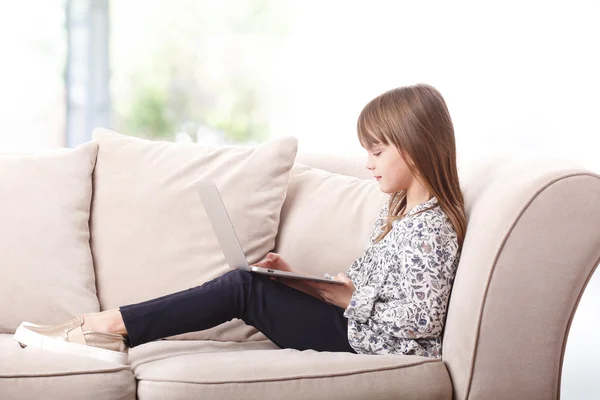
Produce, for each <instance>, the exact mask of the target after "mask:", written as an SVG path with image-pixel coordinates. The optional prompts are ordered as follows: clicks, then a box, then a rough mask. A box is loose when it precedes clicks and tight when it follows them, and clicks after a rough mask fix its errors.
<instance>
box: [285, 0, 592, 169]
mask: <svg viewBox="0 0 600 400" xmlns="http://www.w3.org/2000/svg"><path fill="white" fill-rule="evenodd" d="M294 7H295V9H294V15H295V17H294V20H295V28H294V37H293V39H292V42H291V46H290V47H289V48H288V52H287V53H286V54H285V56H282V60H283V61H282V63H283V65H284V66H285V68H283V69H282V70H284V71H286V72H285V75H282V76H281V77H280V78H279V79H280V80H281V84H282V85H286V86H288V87H289V96H290V98H289V101H290V103H291V106H290V107H289V109H290V110H292V111H290V112H291V115H290V118H289V120H288V121H287V122H288V123H287V124H286V125H280V130H279V131H278V134H282V135H283V134H287V133H294V134H296V135H297V136H298V137H300V138H301V140H302V145H303V146H305V147H310V148H311V149H312V148H315V149H316V148H319V147H321V148H323V149H324V150H325V151H332V150H335V149H336V148H337V149H339V150H340V151H357V152H360V151H362V149H361V148H360V147H358V146H359V145H358V141H357V139H356V130H355V124H356V118H357V117H358V114H359V113H360V110H361V109H362V107H363V106H364V105H365V104H366V103H367V102H368V101H369V100H370V99H371V98H373V97H375V96H377V95H378V94H380V93H381V92H383V91H385V90H388V89H391V88H393V87H396V86H402V85H407V84H413V83H417V82H426V83H429V84H432V85H433V86H435V87H437V88H438V89H439V90H440V91H441V93H442V94H443V95H444V97H445V99H446V101H447V103H448V107H449V109H450V113H451V115H452V118H453V121H454V125H455V130H456V139H457V147H458V151H459V156H460V155H463V156H468V155H469V154H476V153H480V152H483V151H492V150H498V149H507V150H511V151H513V150H514V151H535V152H541V153H544V154H552V155H558V156H561V157H565V158H569V159H573V160H576V161H578V162H580V163H582V164H584V165H585V166H587V167H588V168H593V169H594V170H597V171H600V157H599V152H598V148H599V147H600V120H599V119H598V118H597V114H598V110H599V109H600V97H599V96H600V76H599V73H598V71H600V58H599V56H598V48H599V47H600V46H599V43H600V40H599V39H600V24H599V23H598V21H599V20H600V2H597V1H572V2H568V3H567V2H564V1H563V2H556V1H514V0H510V1H503V2H481V1H480V2H476V1H471V2H464V1H433V2H432V1H419V2H409V1H381V0H375V1H370V2H359V1H354V2H348V1H341V0H338V1H332V0H330V1H315V0H309V1H306V2H294Z"/></svg>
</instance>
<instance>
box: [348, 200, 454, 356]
mask: <svg viewBox="0 0 600 400" xmlns="http://www.w3.org/2000/svg"><path fill="white" fill-rule="evenodd" d="M388 206H389V201H386V203H385V204H384V205H383V207H382V208H381V211H380V212H379V216H378V219H377V221H376V222H375V226H374V227H373V230H372V232H371V234H370V237H369V243H368V246H367V249H366V250H365V252H364V254H363V255H362V256H361V257H360V258H358V259H357V260H356V261H354V262H353V263H352V265H351V266H350V268H349V269H348V271H346V275H348V277H349V278H350V279H351V280H352V282H353V283H354V286H355V287H356V291H355V292H354V293H353V295H352V299H351V300H350V304H349V305H348V308H346V310H345V311H344V316H345V317H346V318H348V341H349V343H350V345H351V346H352V348H353V349H354V350H355V351H356V352H357V353H359V354H411V355H418V356H424V357H435V358H441V356H442V331H443V327H444V322H445V317H446V309H447V306H448V298H449V297H450V291H451V289H452V283H453V281H454V275H455V272H456V268H457V266H458V261H459V258H460V254H459V251H458V247H459V246H458V239H457V235H456V232H455V231H454V228H453V226H452V224H451V223H450V220H449V219H448V218H447V216H446V214H445V213H444V211H443V210H442V208H441V207H440V205H439V204H438V200H437V198H436V197H432V198H431V199H430V200H429V201H427V202H425V203H422V204H418V205H416V206H415V207H413V208H412V209H411V210H410V211H409V212H408V214H407V215H406V216H404V217H403V218H402V219H399V220H396V221H394V222H393V225H392V230H391V231H390V232H388V234H387V235H386V236H385V238H383V240H381V241H380V242H379V243H374V241H375V239H376V238H377V236H378V235H379V233H380V232H381V228H382V227H383V226H384V225H385V222H386V218H387V213H388ZM432 206H433V208H432V209H430V210H426V211H423V212H421V213H418V212H419V211H422V210H425V209H427V208H429V207H432ZM417 213H418V214H417Z"/></svg>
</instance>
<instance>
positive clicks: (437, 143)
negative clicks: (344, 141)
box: [15, 84, 466, 364]
mask: <svg viewBox="0 0 600 400" xmlns="http://www.w3.org/2000/svg"><path fill="white" fill-rule="evenodd" d="M358 138H359V141H360V143H361V145H362V146H363V148H365V149H366V150H367V153H368V158H367V165H366V167H367V169H368V170H369V171H371V173H372V174H373V176H374V178H375V179H377V181H378V182H379V185H380V188H381V190H382V191H383V192H385V193H388V194H390V200H389V202H386V203H385V204H384V205H383V207H382V209H381V211H380V213H379V218H378V219H377V221H376V223H375V226H374V227H373V230H372V232H371V234H370V237H369V242H368V246H367V249H366V250H365V252H364V254H363V255H362V256H361V257H360V258H358V259H357V260H356V261H354V263H352V265H351V266H350V268H349V269H348V270H347V271H346V273H339V274H338V275H337V276H335V278H336V279H337V280H340V281H342V282H344V284H343V285H332V284H327V283H320V282H311V281H296V280H291V279H279V280H275V279H274V278H269V277H266V276H264V275H259V274H253V273H251V272H247V271H240V270H233V271H231V272H228V273H226V274H224V275H223V276H221V277H218V278H216V279H214V280H212V281H210V282H207V283H205V284H203V285H201V286H198V287H195V288H191V289H188V290H184V291H181V292H178V293H174V294H170V295H167V296H163V297H159V298H156V299H153V300H149V301H145V302H142V303H138V304H131V305H126V306H122V307H120V308H118V309H113V310H107V311H103V312H99V313H93V314H84V315H79V316H75V317H74V318H73V319H71V320H69V321H66V322H64V323H62V324H59V325H54V326H38V325H33V324H30V323H23V324H21V326H20V327H19V328H18V329H17V332H16V333H15V339H16V340H17V341H19V342H20V343H21V345H22V346H27V345H29V346H35V347H40V348H44V349H48V350H51V351H52V350H54V351H58V352H67V353H71V354H81V355H86V356H89V357H95V358H99V359H103V360H108V361H115V362H119V363H123V364H125V363H127V347H133V346H137V345H140V344H142V343H147V342H149V341H152V340H156V339H159V338H164V337H167V336H172V335H176V334H182V333H186V332H193V331H200V330H204V329H208V328H211V327H213V326H216V325H219V324H221V323H224V322H226V321H229V320H231V319H233V318H239V319H242V320H243V321H244V322H245V323H246V324H248V325H251V326H254V327H255V328H256V329H258V330H259V331H261V332H262V333H263V334H265V336H267V337H268V338H269V339H270V340H271V341H273V342H274V343H275V344H276V345H278V346H279V347H281V348H293V349H298V350H306V349H313V350H317V351H342V352H352V353H361V354H389V353H394V354H414V355H419V356H425V357H437V358H439V357H441V354H442V347H441V344H442V332H443V328H444V321H445V317H446V309H447V305H448V298H449V296H450V291H451V288H452V282H453V280H454V274H455V272H456V267H457V265H458V261H459V255H460V250H461V247H462V242H463V240H464V236H465V231H466V218H465V212H464V201H463V196H462V193H461V190H460V185H459V180H458V174H457V168H456V149H455V140H454V129H453V125H452V120H451V119H450V115H449V113H448V109H447V107H446V103H445V101H444V99H443V98H442V96H441V94H440V93H439V92H438V91H437V90H436V89H434V88H433V87H431V86H429V85H426V84H418V85H413V86H406V87H400V88H396V89H393V90H390V91H388V92H386V93H383V94H381V95H380V96H378V97H376V98H375V99H373V100H372V101H371V102H369V103H368V104H367V105H366V106H365V108H364V109H363V111H362V112H361V114H360V116H359V118H358ZM255 265H258V266H262V267H268V268H273V269H280V270H284V271H294V269H293V268H292V266H290V265H289V264H288V263H287V262H286V261H285V260H284V259H283V258H282V257H281V256H280V255H278V254H275V253H269V254H268V255H267V257H266V258H265V259H264V260H263V261H261V262H259V263H257V264H255Z"/></svg>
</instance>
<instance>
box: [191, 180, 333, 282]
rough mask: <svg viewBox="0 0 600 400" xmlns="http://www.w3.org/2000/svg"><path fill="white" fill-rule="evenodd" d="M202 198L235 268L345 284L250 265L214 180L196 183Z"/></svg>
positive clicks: (225, 253)
mask: <svg viewBox="0 0 600 400" xmlns="http://www.w3.org/2000/svg"><path fill="white" fill-rule="evenodd" d="M196 188H197V189H198V194H199V195H200V199H201V200H202V203H203V204H204V209H205V210H206V214H207V215H208V219H209V220H210V224H211V225H212V227H213V230H214V232H215V235H216V236H217V239H218V240H219V243H220V244H221V249H222V250H223V254H224V255H225V260H226V261H227V263H228V264H229V266H230V267H231V268H233V269H243V270H245V271H252V272H256V273H259V274H264V275H271V276H277V277H281V278H292V279H306V280H311V281H318V282H326V283H333V284H343V282H340V281H337V280H335V279H333V277H332V276H327V277H325V278H320V277H318V276H312V275H305V274H299V273H295V272H285V271H279V270H276V269H270V268H262V267H257V266H254V265H248V261H247V259H246V255H245V254H244V251H243V250H242V246H241V245H240V241H239V239H238V237H237V235H236V233H235V230H234V229H233V225H232V224H231V220H230V219H229V214H227V210H226V209H225V205H224V204H223V200H222V199H221V195H220V194H219V190H218V189H217V186H216V185H215V183H214V182H212V181H201V182H199V183H198V184H197V185H196Z"/></svg>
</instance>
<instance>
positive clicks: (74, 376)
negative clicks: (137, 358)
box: [0, 334, 136, 400]
mask: <svg viewBox="0 0 600 400" xmlns="http://www.w3.org/2000/svg"><path fill="white" fill-rule="evenodd" d="M135 390H136V385H135V379H134V377H133V373H132V372H131V368H129V367H128V366H122V365H118V364H112V363H107V362H104V361H99V360H95V359H93V358H86V357H77V356H69V355H63V354H57V353H50V352H47V351H44V350H40V349H35V348H31V347H26V348H25V349H22V348H21V346H19V343H17V342H15V341H14V339H13V335H10V334H2V335H0V398H2V399H11V400H19V399H61V400H70V399H73V400H82V399H97V400H103V399H106V400H130V399H131V400H133V399H135V398H136V391H135Z"/></svg>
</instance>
